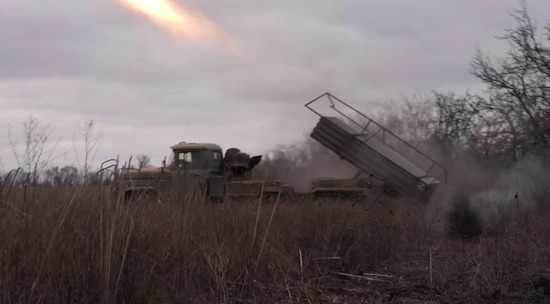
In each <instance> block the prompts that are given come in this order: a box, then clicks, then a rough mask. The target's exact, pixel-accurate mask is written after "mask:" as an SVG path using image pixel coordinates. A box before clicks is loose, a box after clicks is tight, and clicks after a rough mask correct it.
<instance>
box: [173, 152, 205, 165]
mask: <svg viewBox="0 0 550 304" xmlns="http://www.w3.org/2000/svg"><path fill="white" fill-rule="evenodd" d="M176 162H177V165H178V166H179V167H182V168H185V169H197V168H199V166H200V153H199V151H186V152H184V151H178V152H176Z"/></svg>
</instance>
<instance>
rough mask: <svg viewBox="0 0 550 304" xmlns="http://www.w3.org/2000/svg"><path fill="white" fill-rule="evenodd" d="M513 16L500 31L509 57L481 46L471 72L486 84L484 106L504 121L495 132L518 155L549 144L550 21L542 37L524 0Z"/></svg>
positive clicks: (549, 145)
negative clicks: (497, 55)
mask: <svg viewBox="0 0 550 304" xmlns="http://www.w3.org/2000/svg"><path fill="white" fill-rule="evenodd" d="M512 16H513V17H514V18H515V20H516V21H517V26H516V27H515V28H513V29H508V30H506V34H505V35H504V36H503V37H500V39H503V40H505V41H507V42H508V44H509V45H510V49H509V50H508V52H507V54H506V56H505V58H503V59H496V60H493V59H491V58H490V57H489V56H488V55H486V54H484V53H483V52H482V51H481V50H478V51H477V54H476V55H475V57H474V58H473V61H472V63H471V72H472V74H473V75H475V76H476V77H477V78H479V79H480V80H481V81H482V82H483V83H484V84H485V85H486V86H487V89H486V93H487V96H485V97H482V98H481V99H480V100H481V104H480V106H481V108H482V110H484V111H486V112H489V113H490V115H491V116H492V118H493V119H494V120H495V121H496V122H498V123H500V124H501V126H502V127H501V128H500V129H499V130H497V132H498V133H495V134H494V135H495V136H498V138H499V144H500V145H501V146H506V147H507V149H506V153H508V154H509V155H511V156H512V157H513V158H514V159H517V157H518V156H519V155H521V154H523V153H526V152H528V151H532V150H535V149H539V148H548V147H550V45H549V44H548V42H549V41H550V24H547V25H546V26H545V27H544V36H543V37H544V38H541V39H539V38H537V34H536V29H537V28H536V25H535V23H534V21H533V20H532V19H531V18H530V17H529V15H528V13H527V7H526V4H525V2H522V6H521V9H519V10H516V11H515V12H514V13H513V14H512Z"/></svg>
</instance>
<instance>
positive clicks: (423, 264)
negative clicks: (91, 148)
mask: <svg viewBox="0 0 550 304" xmlns="http://www.w3.org/2000/svg"><path fill="white" fill-rule="evenodd" d="M11 190H12V191H11V192H9V193H8V192H7V191H6V189H4V191H3V193H2V194H1V195H2V196H1V201H0V202H1V205H0V300H1V301H0V302H2V303H386V302H392V303H442V302H443V303H444V302H451V303H454V302H463V303H479V302H487V303H495V302H502V303H518V302H529V303H536V302H541V303H542V302H548V301H550V296H545V295H543V294H542V293H541V291H542V289H538V287H539V285H540V284H539V283H540V282H541V281H540V279H541V278H548V277H549V276H550V221H549V220H548V219H549V216H550V215H549V214H547V213H540V212H539V213H531V214H523V215H521V216H519V215H518V216H516V217H509V218H506V219H504V220H502V221H501V222H499V223H497V224H494V225H491V226H490V227H485V229H484V230H483V232H482V234H481V235H479V236H478V237H475V238H469V239H464V238H460V237H455V236H450V235H449V234H448V233H446V232H445V229H444V226H445V223H444V220H445V216H444V215H443V214H442V212H443V210H441V209H439V211H437V210H436V208H435V207H434V206H433V205H429V204H428V205H421V204H417V203H411V202H407V201H406V200H404V199H399V198H388V197H386V196H384V195H383V194H381V193H377V192H373V193H372V194H371V195H370V196H369V197H368V198H367V199H365V200H363V201H339V200H336V199H324V200H316V201H313V200H311V199H309V198H305V197H300V198H286V199H284V200H280V201H278V202H273V201H268V202H263V203H261V204H260V202H258V201H246V200H243V201H235V202H228V203H224V204H213V203H205V202H200V201H198V200H195V199H183V200H175V199H172V200H167V201H166V202H164V203H161V204H158V203H151V202H142V203H139V204H134V205H127V204H122V203H118V202H116V201H113V200H112V198H111V196H110V195H109V194H108V191H107V189H103V188H93V189H92V188H71V187H65V188H37V189H21V188H17V189H11ZM537 289H538V290H537Z"/></svg>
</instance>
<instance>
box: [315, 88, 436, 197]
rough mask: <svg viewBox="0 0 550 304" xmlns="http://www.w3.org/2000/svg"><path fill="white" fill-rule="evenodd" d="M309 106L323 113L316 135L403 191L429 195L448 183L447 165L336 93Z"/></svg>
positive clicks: (325, 95)
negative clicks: (433, 190) (435, 188)
mask: <svg viewBox="0 0 550 304" xmlns="http://www.w3.org/2000/svg"><path fill="white" fill-rule="evenodd" d="M305 106H306V107H307V108H308V109H309V110H311V111H312V112H313V113H315V114H317V115H319V116H320V119H319V122H318V123H317V125H316V127H315V128H314V129H313V132H312V133H311V135H310V136H311V137H312V138H314V139H315V140H317V141H318V142H320V143H321V144H323V145H324V146H325V147H327V148H328V149H330V150H332V151H333V152H334V153H336V154H337V155H339V156H340V157H341V158H343V159H345V160H347V161H348V162H350V163H351V164H353V165H354V166H356V167H357V168H359V169H360V170H362V171H363V172H365V173H368V174H372V175H374V176H375V177H377V178H379V179H381V180H384V181H386V182H388V183H389V184H390V186H391V187H392V188H393V189H395V190H397V191H398V192H400V193H401V194H403V195H412V196H415V197H425V195H427V193H429V192H430V190H431V189H433V188H434V187H435V186H437V185H438V184H440V183H444V182H446V180H447V170H446V169H445V167H443V166H442V165H440V164H439V163H437V162H436V161H434V160H433V159H432V158H430V157H429V156H427V155H426V154H424V153H422V152H420V151H419V150H418V149H416V148H415V147H413V146H412V145H410V144H409V143H407V142H406V141H404V140H402V139H401V138H399V137H398V136H397V135H395V134H393V133H392V132H390V131H388V130H387V129H386V128H384V127H382V126H381V125H380V124H378V123H376V122H375V121H374V120H372V119H370V118H369V117H367V116H366V115H365V114H363V113H361V112H359V111H358V110H356V109H355V108H353V107H352V106H350V105H348V104H347V103H345V102H343V101H342V100H340V99H338V98H336V97H335V96H333V95H332V94H330V93H324V94H323V95H321V96H319V97H317V98H315V99H314V100H312V101H310V102H308V103H307V104H306V105H305Z"/></svg>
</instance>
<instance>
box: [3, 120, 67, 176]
mask: <svg viewBox="0 0 550 304" xmlns="http://www.w3.org/2000/svg"><path fill="white" fill-rule="evenodd" d="M51 133H52V131H51V129H50V126H49V125H48V124H42V123H40V122H39V121H38V119H37V118H36V117H35V116H34V115H30V116H29V117H28V119H27V121H25V122H24V123H23V140H24V142H23V144H22V147H21V146H19V145H18V143H17V141H16V139H15V136H16V135H14V133H13V127H12V126H11V125H8V139H9V143H10V145H11V148H12V152H13V156H14V157H15V160H16V161H17V164H18V165H19V167H20V168H21V169H22V170H23V172H24V173H25V174H26V182H27V183H31V182H32V183H33V184H36V183H37V182H38V178H39V176H40V175H41V173H42V172H43V170H44V169H45V168H46V166H47V165H48V164H49V163H50V162H51V160H52V156H53V154H54V152H55V149H56V147H57V144H58V142H59V140H58V141H56V142H51V141H50V136H51ZM21 148H22V151H21Z"/></svg>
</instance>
